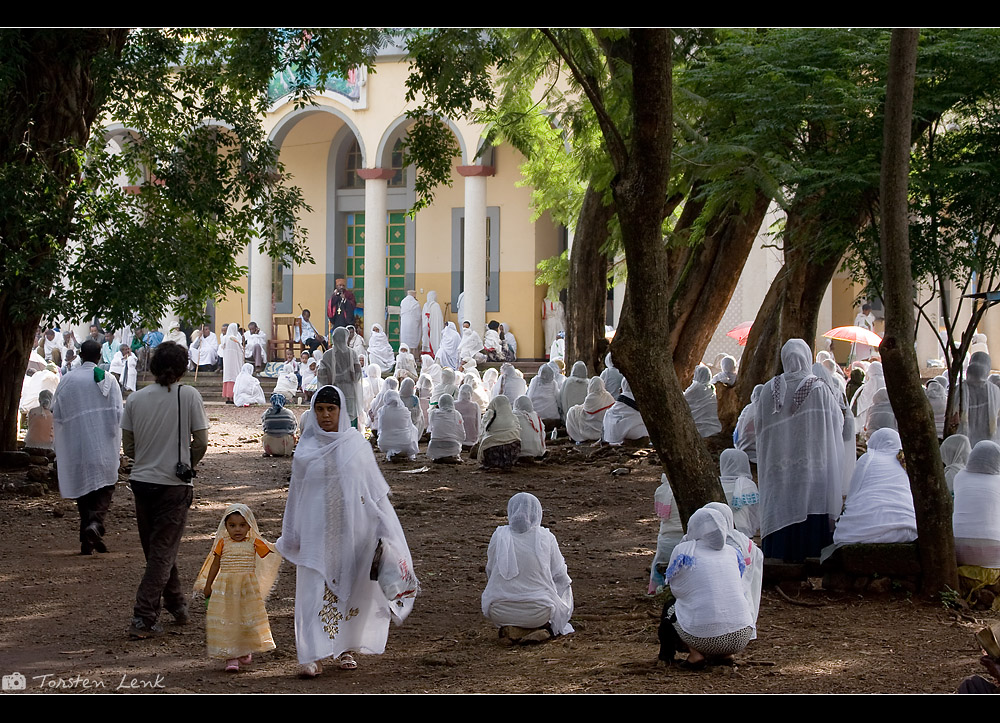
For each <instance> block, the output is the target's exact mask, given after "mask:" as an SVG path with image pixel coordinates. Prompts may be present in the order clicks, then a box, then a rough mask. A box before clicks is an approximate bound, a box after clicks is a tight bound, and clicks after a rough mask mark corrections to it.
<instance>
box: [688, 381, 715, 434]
mask: <svg viewBox="0 0 1000 723" xmlns="http://www.w3.org/2000/svg"><path fill="white" fill-rule="evenodd" d="M711 378H712V371H711V370H710V369H709V368H708V367H707V366H705V365H704V364H699V365H698V366H697V367H695V370H694V378H692V379H691V385H690V386H689V387H688V388H687V389H685V390H684V401H686V402H687V403H688V408H690V410H691V416H692V417H693V418H694V423H695V426H696V427H697V428H698V434H699V435H701V436H702V437H711V436H712V435H713V434H718V433H719V432H721V431H722V423H721V422H719V405H718V400H717V399H716V398H715V385H714V384H712V382H711Z"/></svg>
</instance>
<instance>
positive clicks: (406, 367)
mask: <svg viewBox="0 0 1000 723" xmlns="http://www.w3.org/2000/svg"><path fill="white" fill-rule="evenodd" d="M406 375H411V376H412V377H413V378H414V379H416V378H417V377H419V376H420V375H419V374H418V373H417V362H416V360H415V359H414V358H413V354H412V353H410V347H408V346H407V345H406V344H403V343H402V342H400V344H399V354H397V355H396V376H397V377H400V378H402V377H404V376H406Z"/></svg>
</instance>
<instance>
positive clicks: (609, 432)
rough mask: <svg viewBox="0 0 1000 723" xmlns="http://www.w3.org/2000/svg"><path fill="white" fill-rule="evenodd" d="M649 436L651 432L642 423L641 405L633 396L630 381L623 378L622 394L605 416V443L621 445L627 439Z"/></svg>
mask: <svg viewBox="0 0 1000 723" xmlns="http://www.w3.org/2000/svg"><path fill="white" fill-rule="evenodd" d="M648 436H649V431H648V430H647V429H646V423H645V422H643V421H642V415H641V414H640V413H639V405H638V404H636V401H635V398H634V397H633V396H632V388H631V387H630V386H629V385H628V380H626V379H624V378H622V393H621V394H619V395H618V399H617V401H615V403H614V404H612V405H611V409H609V410H608V411H607V412H605V414H604V441H605V442H607V443H608V444H610V445H619V444H621V443H622V442H624V441H625V440H626V439H642V438H643V437H648Z"/></svg>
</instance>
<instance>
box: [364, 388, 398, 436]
mask: <svg viewBox="0 0 1000 723" xmlns="http://www.w3.org/2000/svg"><path fill="white" fill-rule="evenodd" d="M389 392H397V393H398V392H399V380H397V379H396V377H389V378H388V379H386V380H385V381H383V382H382V391H381V392H379V393H378V394H377V395H376V397H375V399H373V400H372V406H371V408H370V409H369V410H368V418H369V419H370V420H371V423H370V424H369V425H368V426H369V427H371V428H372V431H373V432H377V431H378V415H379V412H381V411H382V407H384V406H385V395H386V394H388V393H389Z"/></svg>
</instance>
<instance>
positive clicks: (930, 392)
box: [924, 377, 948, 439]
mask: <svg viewBox="0 0 1000 723" xmlns="http://www.w3.org/2000/svg"><path fill="white" fill-rule="evenodd" d="M924 393H925V394H926V395H927V401H928V402H930V405H931V410H932V411H933V412H934V427H935V428H936V429H937V436H938V439H943V438H944V422H945V418H946V417H947V416H948V390H947V389H946V388H945V387H943V386H941V383H940V382H939V381H938V380H937V378H936V377H935V378H934V379H931V380H930V381H929V382H927V386H926V387H924Z"/></svg>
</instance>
